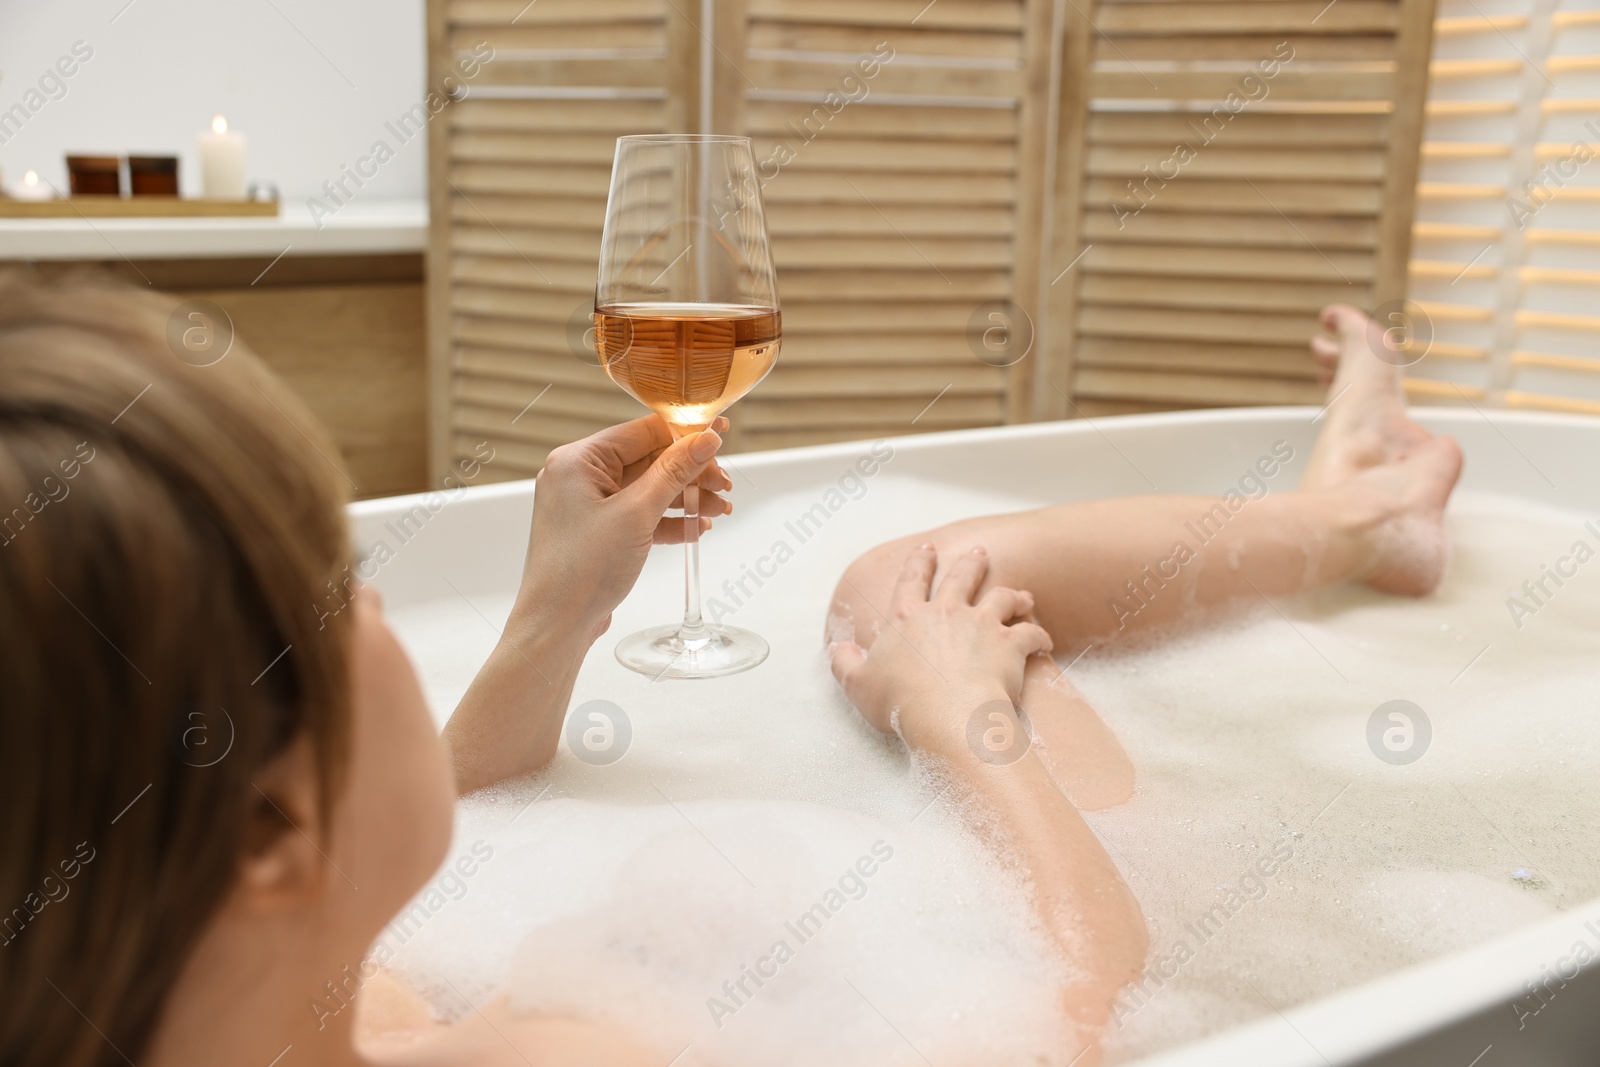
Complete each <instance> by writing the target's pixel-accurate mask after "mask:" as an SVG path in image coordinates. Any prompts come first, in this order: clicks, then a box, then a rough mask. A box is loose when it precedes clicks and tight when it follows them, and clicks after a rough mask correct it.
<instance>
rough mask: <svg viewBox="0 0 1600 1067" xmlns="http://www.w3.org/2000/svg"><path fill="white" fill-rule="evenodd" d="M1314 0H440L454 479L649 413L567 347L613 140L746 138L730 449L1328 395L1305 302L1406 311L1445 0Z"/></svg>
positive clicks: (438, 209) (441, 298)
mask: <svg viewBox="0 0 1600 1067" xmlns="http://www.w3.org/2000/svg"><path fill="white" fill-rule="evenodd" d="M1325 2H1326V0H1317V2H1313V0H1230V2H1204V0H1182V2H1166V0H1103V2H1101V3H1098V4H1092V3H1090V2H1089V0H933V2H931V3H930V2H927V0H715V2H711V0H704V2H701V0H537V2H534V3H527V2H526V0H430V6H429V18H430V43H431V49H430V50H431V64H432V68H433V70H434V71H435V73H436V76H437V75H438V74H441V73H443V72H444V71H445V70H446V69H447V67H448V65H449V63H450V62H451V61H452V60H453V58H454V57H455V56H456V54H458V53H459V52H463V51H467V50H470V49H471V48H472V47H473V46H474V45H476V44H477V43H478V42H480V41H487V42H488V43H489V44H490V45H492V46H493V48H494V49H495V56H494V58H493V59H492V60H491V61H489V62H488V63H486V64H485V65H484V68H483V71H482V73H481V74H480V75H479V76H478V77H477V78H476V79H475V80H474V81H473V82H472V84H471V86H470V88H469V90H468V92H467V95H466V97H465V99H460V100H457V101H456V102H454V103H452V104H451V105H450V106H449V107H448V108H447V109H446V110H445V111H444V112H443V113H442V114H441V115H440V116H439V117H438V118H436V119H435V120H434V123H433V126H432V129H431V134H430V136H431V138H432V140H431V149H430V151H431V171H430V176H431V197H432V208H433V218H434V222H433V239H432V244H431V252H430V307H429V310H430V316H431V318H430V332H431V356H432V362H431V364H430V367H431V371H432V379H431V384H432V393H433V399H434V407H433V449H432V452H431V455H432V460H433V465H434V469H435V472H436V473H440V472H442V471H443V470H444V469H445V467H446V466H448V464H449V463H450V462H451V461H452V459H453V457H455V456H457V455H463V454H466V453H468V452H470V450H471V448H472V447H473V446H474V445H475V444H476V442H478V441H482V440H489V441H491V442H492V443H493V444H494V446H495V448H496V453H497V456H498V457H499V458H498V459H497V461H496V463H495V465H494V469H493V470H492V471H491V476H498V477H513V476H520V475H526V474H530V473H532V472H533V471H535V470H537V468H538V466H539V464H540V463H541V462H542V461H543V458H544V456H545V454H546V453H547V451H548V450H549V449H550V448H551V447H554V446H555V445H556V444H559V443H561V442H562V441H566V440H570V439H572V438H574V437H576V436H579V435H581V434H583V433H587V432H589V431H591V430H593V429H595V428H598V427H599V426H601V425H603V424H605V423H607V422H610V421H612V420H615V419H618V418H622V417H625V416H628V415H631V414H633V413H634V412H636V411H637V410H638V408H637V406H636V405H635V404H634V403H633V402H632V401H631V400H630V399H628V398H627V397H626V396H625V395H623V394H622V393H621V392H620V390H617V389H616V388H615V387H613V386H611V385H610V383H608V382H607V381H606V380H605V378H604V376H603V375H602V373H601V372H600V371H599V369H598V368H597V367H596V366H594V361H593V357H592V355H589V354H588V352H587V350H586V349H584V347H583V345H582V336H583V330H584V327H585V325H586V324H585V322H584V320H583V313H584V312H585V310H586V306H587V301H588V300H589V299H590V297H591V295H592V286H593V282H594V271H595V259H596V255H597V253H598V242H599V232H600V220H601V213H602V210H603V206H604V201H605V195H606V187H607V178H608V174H609V165H610V160H611V153H612V142H613V139H614V138H615V137H616V136H617V135H618V134H621V133H630V132H650V131H660V130H669V129H670V130H704V129H712V130H716V131H719V132H743V133H747V134H749V135H750V136H751V137H752V139H753V141H754V143H755V148H756V156H757V159H758V161H759V162H760V164H761V165H762V169H763V176H764V177H766V178H767V179H768V180H767V181H766V183H765V185H764V189H763V197H764V199H765V201H766V204H767V207H768V215H769V223H770V226H771V231H772V238H773V249H774V255H775V258H776V260H777V264H778V269H779V286H780V290H781V294H782V299H783V312H784V326H785V338H784V348H783V356H782V358H781V360H780V362H779V365H778V367H777V368H776V369H775V370H774V372H773V373H772V375H771V376H770V377H769V378H768V379H767V381H766V382H764V383H763V384H762V385H761V386H760V387H759V388H758V389H757V390H756V392H755V393H753V394H752V395H751V396H750V397H749V398H748V399H746V400H744V401H742V402H741V403H740V404H739V405H738V406H737V407H736V408H735V409H734V412H733V415H734V416H735V425H736V439H735V441H734V442H733V443H734V445H735V446H737V447H745V448H762V447H776V446H782V445H789V444H800V443H808V442H817V441H826V440H837V439H847V438H854V437H864V436H877V435H883V434H895V433H907V432H917V431H924V430H930V429H940V428H953V427H964V426H976V425H988V424H995V423H1000V422H1007V421H1020V420H1025V419H1032V418H1040V417H1061V416H1068V417H1071V416H1076V415H1080V414H1093V413H1097V412H1108V411H1121V410H1138V409H1147V408H1154V407H1173V406H1196V405H1215V404H1232V403H1260V402H1276V401H1285V400H1304V399H1313V398H1315V395H1316V391H1315V389H1314V388H1313V387H1312V386H1311V384H1310V379H1311V369H1310V366H1309V363H1308V361H1307V359H1306V357H1305V356H1304V352H1305V348H1304V346H1305V341H1306V338H1307V337H1308V336H1309V334H1310V333H1311V332H1312V331H1313V330H1314V329H1315V323H1314V319H1313V316H1314V313H1315V311H1316V309H1317V308H1318V307H1320V306H1321V304H1323V303H1325V302H1327V301H1329V300H1347V301H1349V302H1352V303H1356V304H1361V305H1365V306H1371V305H1374V304H1376V303H1379V302H1381V301H1382V300H1385V299H1389V298H1391V297H1398V296H1400V295H1401V294H1402V292H1403V279H1404V264H1405V262H1406V259H1407V257H1408V254H1409V241H1408V235H1409V223H1410V192H1411V189H1412V187H1413V184H1414V178H1415V163H1416V147H1417V140H1418V132H1419V129H1420V123H1421V101H1422V94H1423V86H1424V75H1425V57H1426V55H1427V49H1428V29H1429V26H1430V23H1431V2H1432V0H1337V2H1335V3H1331V4H1327V5H1326V7H1324V6H1323V4H1324V3H1325ZM1275 50H1276V52H1275ZM1291 51H1292V55H1291ZM1286 56H1287V57H1288V58H1285V57H1286ZM1273 59H1276V60H1277V69H1276V70H1275V71H1274V73H1273V75H1272V77H1270V78H1265V79H1264V80H1261V81H1260V84H1264V85H1265V86H1266V90H1265V91H1264V92H1262V91H1260V90H1259V89H1257V88H1255V86H1256V85H1257V83H1256V82H1246V81H1245V80H1244V79H1245V78H1246V77H1247V76H1249V75H1250V73H1251V71H1252V70H1253V69H1254V68H1255V66H1256V64H1257V63H1258V62H1261V61H1270V60H1273ZM1256 77H1257V78H1258V79H1262V77H1263V76H1262V75H1261V74H1260V72H1259V71H1257V73H1256ZM1235 90H1239V91H1241V92H1242V93H1243V96H1242V97H1241V99H1243V100H1244V104H1243V106H1241V107H1238V108H1235V109H1234V110H1233V111H1229V112H1227V120H1226V122H1224V121H1223V120H1222V119H1221V118H1218V117H1215V116H1216V114H1217V109H1218V108H1219V107H1221V108H1227V107H1228V106H1229V105H1228V94H1229V93H1230V92H1231V91H1235ZM1207 121H1209V122H1210V123H1211V124H1212V126H1213V127H1214V128H1215V129H1216V130H1217V132H1215V133H1214V135H1213V136H1211V137H1210V139H1209V142H1208V143H1205V144H1198V145H1196V146H1195V147H1196V151H1195V152H1194V157H1193V158H1192V159H1187V160H1185V161H1184V163H1183V164H1182V165H1181V166H1179V167H1177V169H1176V170H1175V171H1174V172H1173V174H1172V176H1171V177H1168V178H1163V179H1160V180H1159V182H1157V181H1150V180H1148V179H1147V178H1146V177H1145V174H1146V171H1145V168H1147V167H1148V168H1151V169H1152V171H1153V172H1156V173H1158V174H1159V172H1160V171H1161V170H1162V168H1164V167H1167V165H1166V164H1165V162H1164V161H1166V160H1168V159H1169V158H1171V157H1172V156H1173V154H1174V152H1175V150H1177V147H1178V146H1179V145H1180V144H1183V143H1185V142H1186V141H1193V140H1194V139H1195V138H1196V136H1197V135H1196V134H1195V133H1194V132H1193V130H1194V129H1195V127H1196V126H1198V127H1201V128H1204V127H1205V126H1206V123H1207ZM1191 124H1193V125H1191ZM1167 169H1171V168H1170V167H1168V168H1167ZM1130 181H1137V182H1138V183H1140V185H1141V187H1142V188H1143V189H1144V190H1145V191H1144V193H1143V194H1138V193H1130V190H1129V182H1130ZM1130 195H1131V196H1133V197H1134V199H1133V200H1132V201H1129V200H1128V199H1127V198H1128V197H1129V196H1130ZM1141 196H1142V197H1143V198H1144V199H1145V200H1147V201H1148V202H1145V203H1143V204H1142V206H1140V207H1139V210H1138V211H1137V212H1136V213H1135V214H1133V215H1131V216H1130V215H1128V213H1127V212H1128V210H1129V204H1130V203H1139V202H1140V197H1141ZM1119 198H1120V199H1122V200H1123V201H1124V203H1123V210H1121V211H1119V210H1117V208H1116V207H1115V206H1114V204H1115V202H1116V201H1118V200H1119ZM1024 353H1025V354H1024Z"/></svg>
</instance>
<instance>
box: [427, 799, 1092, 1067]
mask: <svg viewBox="0 0 1600 1067" xmlns="http://www.w3.org/2000/svg"><path fill="white" fill-rule="evenodd" d="M518 801H521V803H526V800H524V799H523V798H522V797H521V796H520V794H516V793H507V794H505V795H503V796H501V797H498V798H496V799H495V800H493V801H487V802H486V801H485V800H483V799H479V800H476V801H473V802H471V803H469V805H468V806H467V808H466V810H465V811H464V813H463V816H462V825H461V831H462V836H463V837H464V838H466V837H471V838H476V837H484V838H490V839H493V840H496V841H497V842H498V844H497V845H496V854H495V859H494V862H493V864H491V865H489V866H486V867H485V868H484V870H483V871H482V872H480V874H479V876H478V881H477V882H476V883H475V884H474V886H473V888H472V894H474V896H473V903H472V905H471V908H470V909H462V910H461V911H458V912H455V913H447V912H441V913H440V916H439V920H438V922H437V924H435V925H433V926H430V927H429V928H428V929H427V930H426V931H425V934H424V935H423V936H421V937H419V938H418V939H417V940H416V941H414V942H413V943H412V944H410V945H408V946H406V949H405V951H404V953H403V954H402V957H401V961H400V962H399V963H398V964H397V966H396V969H397V973H398V974H399V975H400V976H401V977H402V978H403V979H404V980H406V981H408V982H409V983H410V984H412V985H413V986H414V987H416V988H418V989H419V990H420V991H422V992H423V993H424V995H426V996H427V997H429V999H430V1000H431V1001H432V1002H433V1003H434V1004H435V1005H437V1006H438V1007H439V1008H440V1009H441V1014H443V1015H444V1016H445V1017H447V1018H448V1017H455V1016H459V1015H460V1014H462V1013H463V1012H464V1011H466V1010H467V1007H466V1005H465V1003H464V1002H463V1001H462V999H461V994H464V995H466V996H467V997H470V998H472V999H473V1001H474V1002H476V1003H479V1004H481V1003H483V1002H484V1001H483V1000H481V999H479V998H480V997H484V998H487V997H488V996H491V995H493V993H494V992H495V991H496V990H504V991H505V992H507V993H508V994H509V997H510V1001H511V1005H512V1006H513V1007H514V1008H516V1009H521V1010H527V1011H530V1012H538V1013H561V1014H574V1015H579V1016H583V1017H587V1018H591V1019H595V1020H597V1021H602V1022H605V1023H607V1024H609V1025H614V1026H618V1027H625V1028H627V1029H628V1030H629V1031H630V1032H633V1033H637V1034H641V1035H648V1037H649V1039H650V1041H651V1042H652V1043H653V1044H655V1045H657V1046H658V1047H659V1049H660V1050H661V1051H662V1052H663V1062H666V1061H667V1060H670V1059H671V1058H672V1057H673V1056H674V1055H676V1054H678V1053H679V1052H681V1051H682V1050H683V1049H684V1048H685V1047H690V1048H692V1053H691V1054H690V1055H686V1056H685V1057H684V1058H683V1059H681V1060H680V1061H679V1062H680V1063H704V1064H729V1065H734V1064H748V1063H785V1062H795V1061H796V1060H797V1059H798V1060H799V1061H802V1062H811V1063H816V1062H827V1063H839V1064H857V1063H859V1064H863V1065H866V1064H873V1063H894V1062H906V1063H911V1062H916V1060H917V1057H916V1055H915V1052H914V1050H912V1049H910V1048H908V1047H906V1046H905V1045H904V1043H903V1041H902V1040H901V1038H900V1037H898V1036H897V1035H896V1034H895V1032H894V1030H893V1029H891V1028H890V1027H888V1026H886V1025H885V1022H884V1020H885V1019H889V1020H893V1023H894V1026H895V1027H899V1028H900V1029H902V1030H905V1031H907V1032H908V1033H916V1034H917V1035H918V1037H917V1038H916V1040H917V1041H918V1043H919V1044H920V1043H922V1042H927V1043H928V1044H930V1045H931V1046H932V1047H935V1048H940V1049H955V1050H964V1051H965V1052H966V1053H968V1054H971V1055H972V1056H976V1055H977V1054H978V1053H979V1052H981V1051H982V1050H984V1049H990V1048H994V1047H996V1046H997V1045H998V1047H1002V1048H1007V1049H1009V1050H1014V1051H1015V1052H1016V1053H1018V1054H1019V1059H1020V1060H1021V1061H1026V1062H1038V1063H1052V1062H1064V1061H1063V1060H1062V1059H1061V1058H1059V1057H1057V1056H1053V1055H1052V1054H1051V1050H1052V1049H1059V1048H1061V1047H1063V1042H1062V1040H1061V1035H1060V1034H1059V1032H1058V1029H1057V1028H1058V1026H1059V1021H1058V1019H1057V1018H1056V1013H1055V1008H1054V1001H1053V998H1052V997H1051V995H1050V990H1052V989H1053V988H1055V986H1056V985H1057V982H1056V970H1055V967H1054V965H1053V964H1052V962H1051V961H1050V960H1048V959H1047V958H1045V957H1044V956H1042V955H1041V953H1040V952H1039V950H1038V948H1037V947H1036V946H1037V944H1038V942H1037V939H1036V935H1035V934H1033V933H1031V932H1030V930H1029V926H1030V924H1029V923H1028V922H1027V921H1026V919H1027V905H1026V898H1025V896H1024V895H1023V894H1022V893H1021V892H1020V891H1019V888H1018V887H1017V886H1016V885H1014V884H1012V883H1010V882H1008V881H1007V880H1005V879H1003V878H1002V879H995V878H994V877H993V876H992V873H991V872H990V871H989V870H988V865H987V863H986V862H985V857H984V856H983V855H982V854H981V851H980V850H978V849H976V848H975V847H972V846H971V845H970V844H969V843H966V842H964V841H963V835H962V834H961V833H960V831H959V828H958V826H956V825H953V824H951V822H950V821H949V813H946V812H934V813H929V814H925V815H924V816H923V817H922V818H920V819H918V820H917V822H916V823H914V824H909V823H907V822H905V821H904V820H889V819H875V818H869V817H865V816H862V815H858V814H854V813H850V812H845V811H841V810H839V809H837V808H831V807H822V806H818V805H810V804H801V803H795V802H789V801H785V802H765V801H753V800H738V801H730V800H721V801H691V802H687V803H683V804H676V805H666V804H656V805H652V806H646V807H643V808H631V809H627V810H625V811H623V810H619V809H618V808H617V807H615V806H613V805H607V804H597V803H591V802H588V801H579V800H557V801H551V802H541V803H539V804H537V805H535V807H534V808H533V809H531V810H530V811H528V812H527V814H526V815H524V816H523V817H522V818H520V819H518V820H517V822H516V824H515V826H508V825H507V822H508V819H509V818H510V816H511V814H512V813H514V812H515V811H516V810H517V809H518V808H519V807H521V803H518ZM600 842H603V843H600ZM597 843H598V844H597ZM863 857H866V858H867V859H868V861H869V862H865V863H864V862H863ZM863 869H866V870H871V871H872V873H871V874H870V875H864V874H861V873H860V872H861V871H862V870H863ZM852 872H853V873H852ZM463 899H466V898H463ZM489 917H492V922H491V924H490V925H489V926H488V927H486V926H485V924H484V922H483V920H484V919H485V918H489ZM1019 920H1020V921H1019ZM506 946H514V948H513V950H512V951H511V952H509V953H506V952H504V948H505V947H506ZM486 958H494V959H496V960H497V961H498V963H499V966H500V968H501V970H500V972H499V973H498V974H494V975H488V974H486V973H485V971H484V970H483V969H482V968H481V966H480V964H481V962H482V961H483V960H484V959H486ZM954 973H959V974H962V975H963V976H964V977H963V980H962V981H961V982H960V983H956V984H954V985H952V983H950V982H949V981H948V978H947V976H948V975H951V974H954ZM452 985H454V986H455V987H457V988H459V989H460V991H461V992H460V994H457V993H455V992H454V990H452V989H451V986H452ZM879 1013H881V1015H880V1014H879ZM896 1046H898V1048H897V1047H896Z"/></svg>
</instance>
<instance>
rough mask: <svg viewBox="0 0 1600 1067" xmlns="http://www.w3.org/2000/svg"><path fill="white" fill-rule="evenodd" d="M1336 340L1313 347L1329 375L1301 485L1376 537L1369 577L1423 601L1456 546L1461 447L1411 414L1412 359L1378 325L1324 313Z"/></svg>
mask: <svg viewBox="0 0 1600 1067" xmlns="http://www.w3.org/2000/svg"><path fill="white" fill-rule="evenodd" d="M1322 325H1323V327H1324V328H1326V329H1327V330H1328V331H1329V332H1330V333H1332V334H1333V337H1316V338H1313V339H1312V341H1311V351H1312V353H1313V354H1314V355H1315V356H1316V357H1317V361H1318V363H1320V364H1322V365H1323V366H1324V367H1325V368H1327V370H1328V371H1329V372H1330V373H1331V378H1330V382H1329V389H1328V406H1327V408H1325V409H1324V411H1325V414H1324V416H1323V418H1324V424H1323V427H1322V435H1321V436H1320V437H1319V438H1318V439H1317V445H1316V448H1315V449H1313V450H1312V453H1311V462H1310V465H1309V468H1308V469H1307V471H1306V476H1305V480H1304V481H1303V482H1302V484H1301V487H1302V488H1303V489H1307V490H1327V491H1329V492H1330V493H1332V494H1333V495H1334V496H1336V497H1337V498H1339V499H1340V500H1341V502H1342V506H1344V507H1347V508H1349V509H1350V511H1351V512H1352V513H1354V514H1356V515H1358V516H1360V519H1359V525H1360V526H1361V528H1362V530H1363V533H1364V536H1366V537H1368V538H1370V545H1371V551H1372V563H1371V566H1370V567H1369V568H1368V569H1367V570H1366V571H1365V572H1364V573H1363V574H1362V575H1361V580H1362V581H1364V582H1365V583H1366V584H1367V585H1370V586H1372V587H1373V588H1374V589H1378V590H1381V591H1383V592H1385V593H1393V594H1396V595H1399V596H1423V595H1426V594H1427V593H1430V592H1432V591H1433V589H1434V588H1435V587H1436V586H1437V585H1438V584H1439V580H1440V579H1441V578H1442V577H1443V576H1444V568H1445V563H1446V561H1447V560H1448V559H1449V550H1450V545H1449V541H1448V539H1447V538H1446V537H1445V533H1444V508H1445V504H1446V503H1448V502H1449V499H1450V491H1451V490H1452V489H1454V488H1455V484H1456V479H1457V478H1459V477H1460V475H1461V448H1460V446H1459V445H1457V444H1456V442H1455V441H1454V440H1453V439H1451V438H1449V437H1436V436H1434V435H1433V434H1431V433H1429V432H1428V431H1427V430H1425V429H1423V428H1422V427H1421V426H1419V425H1417V424H1416V423H1415V422H1412V421H1411V418H1410V416H1409V415H1407V414H1406V406H1405V390H1404V387H1403V385H1402V374H1401V367H1402V365H1403V364H1404V363H1405V358H1404V356H1403V355H1402V354H1401V353H1400V351H1399V350H1398V348H1397V347H1396V346H1395V345H1394V344H1393V343H1392V342H1391V340H1390V338H1389V337H1387V336H1386V335H1385V333H1384V331H1383V330H1382V329H1381V328H1380V327H1379V325H1378V324H1377V323H1375V322H1373V321H1372V320H1371V319H1369V318H1368V317H1367V316H1366V315H1364V314H1362V313H1361V312H1360V311H1358V310H1356V309H1355V308H1353V307H1349V306H1347V305H1344V304H1335V305H1332V306H1330V307H1327V308H1325V309H1323V312H1322Z"/></svg>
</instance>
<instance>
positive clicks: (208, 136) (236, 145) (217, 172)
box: [200, 115, 245, 200]
mask: <svg viewBox="0 0 1600 1067" xmlns="http://www.w3.org/2000/svg"><path fill="white" fill-rule="evenodd" d="M244 148H245V140H244V135H243V134H240V133H229V132H228V120H227V119H225V118H223V117H222V116H221V115H218V116H217V117H216V118H214V119H212V120H211V132H210V133H202V134H201V135H200V195H201V196H203V197H205V198H206V199H207V200H243V199H244V194H245V172H244Z"/></svg>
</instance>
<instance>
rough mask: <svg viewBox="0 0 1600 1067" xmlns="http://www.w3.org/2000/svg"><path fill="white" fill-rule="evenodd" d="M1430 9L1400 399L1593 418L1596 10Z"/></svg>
mask: <svg viewBox="0 0 1600 1067" xmlns="http://www.w3.org/2000/svg"><path fill="white" fill-rule="evenodd" d="M1585 7H1586V5H1580V4H1578V3H1574V2H1572V0H1506V2H1503V3H1500V4H1496V5H1492V6H1487V7H1480V6H1479V5H1477V4H1475V3H1471V2H1467V0H1442V3H1441V9H1440V13H1439V20H1438V23H1437V25H1436V31H1435V33H1436V39H1437V44H1436V48H1435V56H1434V62H1433V65H1432V78H1431V81H1432V84H1431V89H1430V96H1429V102H1428V126H1427V132H1426V140H1425V143H1424V145H1423V174H1422V179H1421V181H1420V183H1419V185H1418V210H1417V221H1416V231H1415V233H1416V255H1415V258H1414V259H1413V261H1412V264H1411V295H1412V297H1413V299H1414V300H1415V302H1416V304H1417V306H1418V308H1419V310H1420V315H1419V316H1418V318H1419V321H1420V322H1422V323H1423V324H1424V328H1428V327H1430V326H1431V333H1432V337H1433V340H1432V343H1431V345H1429V346H1428V347H1427V348H1426V356H1425V357H1424V358H1422V360H1421V362H1419V363H1417V364H1416V365H1415V366H1414V367H1413V368H1412V369H1411V375H1412V377H1411V379H1410V380H1409V382H1408V385H1409V387H1410V389H1411V392H1412V395H1413V397H1414V398H1416V399H1418V400H1421V401H1435V402H1441V403H1455V404H1460V403H1472V404H1475V405H1479V406H1493V407H1500V406H1505V407H1531V408H1544V409H1550V410H1558V411H1577V412H1587V413H1593V414H1600V357H1597V356H1596V355H1595V353H1596V351H1597V350H1600V269H1597V268H1596V262H1597V257H1600V11H1595V10H1592V9H1585Z"/></svg>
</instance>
